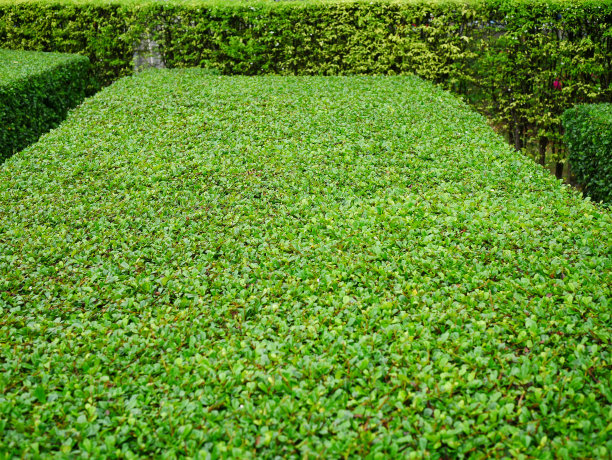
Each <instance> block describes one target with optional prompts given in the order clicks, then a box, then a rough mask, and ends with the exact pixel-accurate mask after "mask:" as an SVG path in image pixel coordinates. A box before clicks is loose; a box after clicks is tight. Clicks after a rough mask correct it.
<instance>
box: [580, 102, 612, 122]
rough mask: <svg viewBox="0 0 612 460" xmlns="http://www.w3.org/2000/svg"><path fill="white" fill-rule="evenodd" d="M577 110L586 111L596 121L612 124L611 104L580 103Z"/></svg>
mask: <svg viewBox="0 0 612 460" xmlns="http://www.w3.org/2000/svg"><path fill="white" fill-rule="evenodd" d="M577 110H580V111H582V112H584V113H587V114H588V115H589V117H591V119H592V120H594V121H595V122H597V123H604V124H607V125H612V104H611V103H602V104H582V105H580V106H578V108H577Z"/></svg>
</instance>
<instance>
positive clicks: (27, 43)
mask: <svg viewBox="0 0 612 460" xmlns="http://www.w3.org/2000/svg"><path fill="white" fill-rule="evenodd" d="M611 30H612V2H610V1H609V0H536V1H532V0H529V1H527V0H525V1H520V0H441V1H430V0H406V1H392V2H391V1H374V2H369V1H355V2H352V1H340V0H338V1H298V2H287V1H257V2H245V1H232V2H224V1H218V2H215V1H199V0H193V1H178V0H176V1H164V2H161V1H148V0H131V1H117V2H113V1H106V0H104V1H84V0H82V1H81V0H79V1H57V0H50V1H46V0H45V1H42V0H34V1H30V0H28V1H27V2H24V1H15V0H9V1H8V2H7V0H0V44H3V46H7V47H12V48H29V49H39V50H47V51H69V52H78V53H83V54H86V55H87V56H89V58H90V60H91V62H92V64H93V66H94V69H95V71H96V74H97V75H98V77H99V78H100V79H101V80H102V81H105V82H107V83H109V82H110V81H112V80H114V79H115V78H117V77H119V76H122V75H126V74H129V73H131V71H132V67H133V66H132V60H133V55H134V51H135V49H137V48H139V46H140V45H139V44H140V42H141V40H142V39H144V38H147V37H148V38H151V39H153V40H155V41H156V43H157V44H158V45H159V52H160V53H161V57H162V60H163V61H164V62H165V64H166V66H168V67H191V66H203V67H212V68H216V69H218V70H219V71H221V72H222V73H224V74H244V75H259V74H281V75H350V74H407V73H416V74H417V75H419V76H422V77H424V78H427V79H429V80H432V81H434V82H437V83H442V84H443V85H445V87H446V88H448V89H451V90H453V91H454V92H457V93H459V94H463V95H465V96H466V97H467V98H469V99H470V100H471V101H472V102H473V103H474V104H475V105H476V106H477V107H478V108H479V109H481V110H482V111H483V112H484V113H486V114H487V115H488V116H489V117H490V118H491V119H492V121H493V122H494V123H495V124H496V125H497V126H498V127H499V128H500V129H502V130H504V131H505V132H507V133H508V137H509V139H510V140H511V142H512V143H513V144H514V145H515V146H516V148H517V149H523V148H526V147H527V148H528V149H530V150H532V151H535V152H537V153H538V155H539V157H540V161H541V162H542V163H545V162H546V160H547V158H548V160H549V161H550V160H554V161H561V160H563V159H564V150H563V143H562V141H561V137H562V129H561V121H560V117H561V114H562V113H563V111H564V110H566V109H568V108H570V107H572V106H573V105H575V104H578V103H592V102H603V101H608V100H610V99H612V87H611V85H610V83H611V82H612V65H611V62H612V36H611V35H610V34H611V32H610V31H611Z"/></svg>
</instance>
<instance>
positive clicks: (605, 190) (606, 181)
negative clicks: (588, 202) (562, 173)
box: [563, 104, 612, 203]
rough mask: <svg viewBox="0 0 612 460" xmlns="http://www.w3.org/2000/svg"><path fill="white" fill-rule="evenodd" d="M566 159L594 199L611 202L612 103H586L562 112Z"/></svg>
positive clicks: (587, 192)
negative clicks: (567, 158)
mask: <svg viewBox="0 0 612 460" xmlns="http://www.w3.org/2000/svg"><path fill="white" fill-rule="evenodd" d="M563 126H564V127H565V142H566V143H567V145H568V148H569V152H570V155H569V162H570V166H571V168H572V172H573V173H574V175H575V176H576V179H577V180H578V182H579V183H580V184H581V185H582V186H583V187H584V191H585V193H586V194H587V195H589V196H591V197H592V198H593V199H594V200H597V201H604V202H606V203H612V104H586V105H579V106H576V107H574V108H571V109H569V110H567V111H566V112H565V113H564V114H563Z"/></svg>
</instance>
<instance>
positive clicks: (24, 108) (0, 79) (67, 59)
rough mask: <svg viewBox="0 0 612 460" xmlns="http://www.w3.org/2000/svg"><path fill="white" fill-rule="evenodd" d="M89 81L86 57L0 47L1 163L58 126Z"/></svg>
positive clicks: (83, 96)
mask: <svg viewBox="0 0 612 460" xmlns="http://www.w3.org/2000/svg"><path fill="white" fill-rule="evenodd" d="M88 83H89V61H88V59H87V58H86V57H83V56H75V55H68V54H58V53H37V52H28V51H9V50H2V49H0V162H2V161H3V160H4V159H6V158H7V157H9V156H10V155H12V154H13V153H15V152H17V151H19V150H21V149H22V148H24V147H25V146H26V145H29V144H31V143H32V142H34V141H36V139H38V137H39V136H40V135H41V134H43V133H44V132H46V131H48V130H49V129H51V128H53V127H55V126H57V124H59V122H61V121H62V120H63V119H64V118H65V117H66V114H67V112H68V110H69V109H71V108H73V107H75V106H76V105H77V104H79V103H80V102H81V101H82V100H83V99H84V98H85V90H86V88H87V85H88Z"/></svg>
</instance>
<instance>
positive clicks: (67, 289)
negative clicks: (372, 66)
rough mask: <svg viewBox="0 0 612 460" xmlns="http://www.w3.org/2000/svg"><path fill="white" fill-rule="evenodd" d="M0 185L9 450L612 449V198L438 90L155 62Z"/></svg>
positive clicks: (1, 373)
mask: <svg viewBox="0 0 612 460" xmlns="http://www.w3.org/2000/svg"><path fill="white" fill-rule="evenodd" d="M0 183H1V184H3V187H2V188H0V315H1V317H2V321H1V322H0V343H3V346H2V347H0V389H1V393H2V397H1V398H0V429H1V430H2V436H1V437H0V451H1V452H7V453H8V455H9V456H11V457H13V456H14V457H26V458H27V457H30V456H31V457H36V456H42V457H46V456H52V453H57V455H60V456H72V457H87V456H89V457H93V458H101V457H105V456H107V457H134V456H137V457H158V456H168V457H172V456H174V455H176V456H182V455H187V456H192V457H196V456H198V455H199V456H202V457H204V456H206V455H207V454H210V456H211V457H214V458H216V457H228V456H235V457H240V458H249V457H264V458H265V457H275V456H278V457H283V458H284V457H292V456H294V457H309V456H316V455H320V454H321V453H324V455H325V456H328V457H330V458H338V457H345V456H348V457H364V456H367V455H370V456H372V457H375V456H376V455H380V456H383V457H388V458H396V457H399V456H410V455H412V456H415V457H417V458H420V457H425V456H431V457H432V458H438V457H440V458H456V457H461V456H471V455H473V454H474V453H476V452H486V453H488V454H489V455H490V456H492V457H522V456H524V457H531V458H547V457H567V458H574V457H589V458H594V457H599V458H605V457H607V456H609V453H610V452H611V451H612V440H611V439H610V436H609V431H608V425H609V420H610V417H609V415H610V394H611V388H610V369H609V364H608V363H610V359H611V356H610V346H609V344H610V340H611V330H610V324H611V317H610V315H611V308H610V307H611V305H610V299H612V292H611V286H612V270H611V268H612V267H611V260H610V250H611V244H612V242H611V241H610V238H609V235H610V232H611V231H612V216H611V215H610V213H609V212H607V210H605V209H603V208H601V207H600V206H598V205H597V204H594V203H592V202H590V201H587V200H583V199H582V198H581V196H580V194H579V193H578V192H576V191H574V190H572V189H570V188H569V187H565V186H562V185H561V184H560V183H559V182H558V181H557V180H556V179H555V178H554V177H551V176H550V175H549V174H547V173H546V172H545V171H544V170H543V169H542V168H540V167H539V166H537V165H536V164H534V163H533V162H532V161H531V160H529V159H528V158H526V157H524V156H522V155H521V154H519V153H517V152H516V151H514V150H513V149H512V148H511V147H509V146H508V145H507V144H506V143H505V141H504V140H503V139H502V138H501V137H499V136H498V135H496V134H494V132H493V131H492V130H491V129H490V128H489V127H488V126H487V124H486V121H485V119H484V118H483V117H482V116H481V115H479V114H476V113H474V112H472V111H471V110H470V109H468V107H467V106H466V104H465V103H464V102H462V101H460V100H458V99H457V98H455V97H454V96H452V95H451V94H449V93H447V92H444V91H442V90H441V89H439V88H438V87H436V86H434V85H433V84H431V83H429V82H425V81H422V80H420V79H418V78H416V77H412V76H410V77H275V76H268V77H220V76H204V75H203V72H201V71H199V70H198V69H192V70H172V71H158V72H146V73H141V74H139V75H137V76H133V77H127V78H124V79H121V80H120V81H118V82H116V83H115V84H114V85H112V86H110V87H108V88H106V89H104V90H102V91H101V92H100V93H98V94H97V95H96V96H94V97H93V98H90V99H88V100H87V101H86V102H85V103H84V104H83V105H81V107H79V108H78V109H77V110H75V111H73V112H72V113H71V114H70V116H69V117H68V119H67V121H65V122H64V123H63V124H62V125H61V126H60V127H59V128H58V129H56V130H54V131H52V132H51V133H50V134H48V135H47V136H45V137H44V138H43V139H42V140H41V141H39V142H38V143H37V144H35V145H33V146H31V147H29V148H27V149H26V150H24V151H22V152H20V153H18V154H17V155H15V156H13V157H12V158H10V159H9V160H7V162H5V163H4V165H2V166H0Z"/></svg>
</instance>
